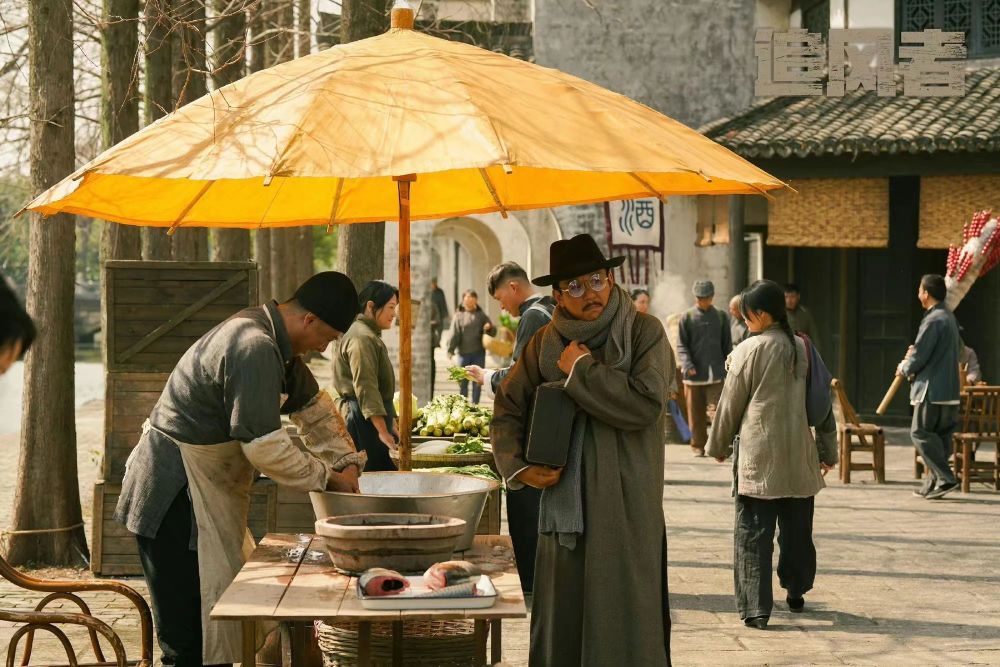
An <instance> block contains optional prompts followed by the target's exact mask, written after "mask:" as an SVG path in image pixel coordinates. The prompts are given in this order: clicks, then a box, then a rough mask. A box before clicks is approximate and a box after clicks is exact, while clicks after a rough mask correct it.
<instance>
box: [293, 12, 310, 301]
mask: <svg viewBox="0 0 1000 667" xmlns="http://www.w3.org/2000/svg"><path fill="white" fill-rule="evenodd" d="M311 11H312V3H311V2H310V0H298V26H299V29H298V35H297V40H296V41H297V48H296V55H297V56H298V57H299V58H301V57H302V56H307V55H309V52H310V51H312V15H311ZM298 232H299V236H298V239H296V240H295V257H296V259H295V268H296V278H295V280H294V283H295V287H298V286H299V285H301V284H302V283H304V282H305V281H306V280H307V279H308V278H309V277H310V276H311V275H312V274H313V272H314V271H315V269H314V268H313V254H314V244H313V229H312V227H299V228H298Z"/></svg>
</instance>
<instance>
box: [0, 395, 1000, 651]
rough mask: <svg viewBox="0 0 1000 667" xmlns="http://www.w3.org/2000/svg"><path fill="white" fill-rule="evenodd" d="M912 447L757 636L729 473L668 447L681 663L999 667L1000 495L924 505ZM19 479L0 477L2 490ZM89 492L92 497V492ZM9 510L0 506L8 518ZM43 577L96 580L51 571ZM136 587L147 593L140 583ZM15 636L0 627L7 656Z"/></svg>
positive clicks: (899, 434)
mask: <svg viewBox="0 0 1000 667" xmlns="http://www.w3.org/2000/svg"><path fill="white" fill-rule="evenodd" d="M88 407H89V406H88ZM95 412H96V413H97V414H95ZM98 415H99V410H98V408H93V407H91V409H90V410H89V411H88V410H84V411H83V414H82V415H81V417H82V419H81V420H80V423H79V424H78V429H80V431H81V432H80V437H81V440H82V441H83V442H88V443H89V442H92V441H93V439H94V435H97V436H98V437H99V428H100V419H99V418H97V417H98ZM95 429H97V430H96V432H95V433H90V431H93V430H95ZM906 443H907V439H906V435H905V432H904V431H899V430H892V431H891V433H890V445H891V446H890V447H889V448H888V450H887V477H888V479H889V482H888V483H887V484H885V485H875V484H874V483H873V481H872V478H871V475H870V474H866V473H855V474H854V483H853V484H851V485H849V486H845V485H842V484H840V482H839V481H837V480H836V479H835V478H834V473H831V475H830V478H829V484H830V486H829V488H827V489H825V490H824V491H823V492H822V493H821V494H820V495H819V497H818V498H817V502H816V520H815V539H816V546H817V550H818V553H819V572H818V575H817V580H816V588H815V589H814V590H813V591H812V592H811V593H810V594H809V595H807V596H806V605H807V613H805V614H801V615H792V614H789V613H788V611H787V609H786V608H785V606H784V603H783V600H784V595H783V594H782V592H781V590H780V588H779V587H778V584H777V580H776V579H775V582H774V587H775V598H776V600H777V604H776V607H775V611H774V613H773V616H772V617H771V625H770V627H769V629H768V630H766V631H759V630H751V629H747V628H744V627H743V626H742V624H741V623H740V621H739V618H738V617H737V615H736V613H735V612H734V606H733V583H732V582H733V579H732V524H733V505H732V499H731V498H730V496H729V474H730V468H729V465H728V464H727V465H720V464H717V463H715V462H714V461H712V460H711V459H695V458H692V457H691V456H690V454H689V453H688V452H689V450H688V448H687V447H686V446H669V447H668V448H667V467H666V476H667V483H666V485H665V488H664V503H663V506H664V511H665V513H666V518H667V526H668V532H669V540H670V542H669V554H670V588H671V607H672V610H673V620H674V633H673V658H674V663H675V664H676V665H921V666H923V665H973V664H983V665H987V664H993V665H996V664H1000V493H996V492H994V491H992V490H990V489H988V488H987V487H985V486H981V485H980V486H977V487H975V488H974V489H973V493H971V494H969V495H963V494H961V493H954V494H952V495H951V496H948V497H947V498H945V499H943V500H939V501H926V500H922V499H919V498H914V497H912V496H911V495H910V492H911V490H912V489H914V488H915V487H916V482H915V481H914V480H913V479H912V462H913V450H912V448H911V447H909V446H908V445H907V444H906ZM0 448H2V450H3V458H4V460H5V461H9V462H13V461H16V456H13V454H14V453H15V452H16V439H15V444H14V447H13V451H12V449H11V447H10V442H9V441H8V440H5V439H4V438H0ZM984 455H985V454H981V456H984ZM12 456H13V458H12ZM85 458H86V455H85V453H81V461H82V460H83V459H85ZM8 467H12V466H4V467H3V468H4V469H6V468H8ZM8 475H9V473H8V472H7V471H6V470H4V472H0V477H2V478H3V479H0V485H4V483H5V480H6V479H7V476H8ZM81 491H82V494H81V495H83V496H84V498H86V497H87V495H88V494H89V487H87V486H84V488H82V489H81ZM4 493H6V494H8V495H6V496H0V502H7V503H9V494H10V493H11V489H10V487H9V485H7V486H6V488H4ZM86 506H87V507H89V503H87V504H86ZM8 511H9V507H0V516H4V517H5V515H6V513H7V512H8ZM85 511H86V510H85ZM88 522H89V512H88ZM88 535H89V529H88ZM37 576H48V577H67V576H72V577H76V578H79V577H88V576H89V573H86V572H82V573H81V572H72V571H69V572H67V571H65V570H63V571H51V570H50V571H44V572H42V573H40V574H38V575H37ZM128 583H130V584H131V585H133V586H135V587H136V588H138V589H139V590H140V591H143V592H144V591H145V588H144V586H143V583H142V581H141V579H140V580H134V579H133V580H130V581H128ZM40 597H41V596H40V595H36V594H32V593H26V592H23V591H18V590H17V589H15V588H13V587H12V586H10V585H7V584H4V583H0V607H5V608H9V607H21V608H24V607H26V606H29V605H32V604H33V603H34V602H35V601H37V600H38V599H39V598H40ZM85 597H87V599H88V600H89V601H91V602H92V603H93V607H94V608H95V610H100V611H99V612H98V613H99V614H100V615H101V616H102V617H103V618H105V619H106V620H108V621H109V622H111V624H112V625H113V626H114V627H115V629H116V630H118V631H119V632H120V633H121V634H122V635H123V638H124V639H125V640H126V643H127V645H128V646H130V648H131V650H134V647H135V646H136V643H137V637H138V629H137V627H136V624H137V620H136V617H135V615H134V614H130V613H129V611H128V609H127V607H126V605H124V604H122V601H121V600H120V599H114V598H113V597H112V596H109V595H107V594H101V595H92V596H85ZM13 632H14V630H13V628H11V627H2V626H0V658H2V657H5V656H6V644H7V640H8V639H9V637H10V635H11V634H12V633H13ZM73 636H74V637H75V638H76V641H75V642H74V643H75V645H76V646H77V647H78V649H79V650H80V651H81V657H90V654H89V651H88V650H86V649H85V648H84V647H85V643H84V642H82V641H81V639H83V638H82V637H80V635H79V633H76V634H74V635H73ZM527 644H528V639H527V623H526V622H524V621H519V622H505V633H504V649H505V650H504V658H505V661H506V664H509V665H512V666H513V665H525V664H527ZM37 651H38V656H37V657H38V658H39V659H46V660H52V659H59V656H58V654H57V653H56V652H55V644H54V643H53V642H52V640H51V639H49V638H47V637H46V638H44V639H43V640H42V641H40V642H39V643H38V648H37Z"/></svg>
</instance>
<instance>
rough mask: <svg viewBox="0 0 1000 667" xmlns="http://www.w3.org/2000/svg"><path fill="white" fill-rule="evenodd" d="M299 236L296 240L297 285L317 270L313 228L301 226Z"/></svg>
mask: <svg viewBox="0 0 1000 667" xmlns="http://www.w3.org/2000/svg"><path fill="white" fill-rule="evenodd" d="M298 229H299V238H298V240H297V241H296V242H295V251H296V262H295V264H296V269H297V271H296V273H297V277H296V279H295V286H296V287H298V286H299V285H301V284H302V283H304V282H305V281H306V280H308V279H309V277H310V276H312V274H313V273H315V272H316V268H315V266H314V263H313V260H314V252H315V244H314V243H313V228H312V227H299V228H298Z"/></svg>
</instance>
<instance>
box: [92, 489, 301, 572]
mask: <svg viewBox="0 0 1000 667" xmlns="http://www.w3.org/2000/svg"><path fill="white" fill-rule="evenodd" d="M121 490H122V487H121V484H110V483H107V482H103V481H102V482H97V483H96V484H95V485H94V516H93V518H94V524H93V526H94V527H93V535H92V541H91V553H92V555H93V559H92V560H91V563H90V569H91V570H93V571H94V572H95V573H97V574H101V575H104V576H118V577H121V576H130V575H141V574H142V566H141V565H140V564H139V551H138V548H137V547H136V543H135V536H134V535H133V534H132V533H130V532H129V531H128V530H127V529H126V528H125V526H123V525H121V524H120V523H118V522H117V521H115V519H114V514H115V506H116V505H117V504H118V496H119V495H120V494H121ZM301 495H302V496H303V497H305V502H306V503H308V502H309V496H308V495H307V494H301ZM308 509H309V519H310V520H309V524H308V527H307V529H305V530H304V529H303V528H302V525H303V522H302V521H297V522H294V523H291V524H282V523H280V522H279V521H278V485H277V484H275V483H274V482H272V481H271V480H269V479H266V478H260V479H257V480H256V481H255V482H254V484H253V487H252V488H251V489H250V516H249V519H248V521H247V523H248V525H249V527H250V532H251V533H252V534H253V537H254V539H255V540H260V539H261V538H263V537H264V535H265V534H267V533H296V532H300V533H301V532H308V533H311V532H313V526H312V524H313V521H314V520H313V519H312V507H311V506H309V507H308Z"/></svg>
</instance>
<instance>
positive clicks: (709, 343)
mask: <svg viewBox="0 0 1000 667" xmlns="http://www.w3.org/2000/svg"><path fill="white" fill-rule="evenodd" d="M692 292H693V293H694V298H695V306H694V308H692V309H690V310H689V311H687V312H686V313H684V316H683V317H681V321H680V325H679V327H678V344H677V357H678V358H679V359H680V362H681V372H682V374H683V377H684V389H685V391H686V393H687V408H688V424H689V425H690V427H691V451H692V452H694V455H695V456H704V455H705V443H706V442H708V410H709V406H713V408H714V406H715V405H716V404H717V403H718V402H719V396H720V395H721V394H722V381H723V380H724V379H725V378H726V357H727V356H729V353H730V352H732V351H733V339H732V330H731V329H730V325H729V317H728V316H727V315H726V314H725V313H724V312H722V311H721V310H717V309H716V308H715V307H714V306H713V305H712V302H713V301H714V299H715V285H713V284H712V281H710V280H698V281H696V282H695V284H694V288H693V289H692Z"/></svg>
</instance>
